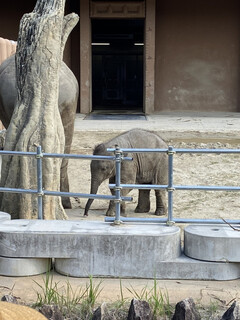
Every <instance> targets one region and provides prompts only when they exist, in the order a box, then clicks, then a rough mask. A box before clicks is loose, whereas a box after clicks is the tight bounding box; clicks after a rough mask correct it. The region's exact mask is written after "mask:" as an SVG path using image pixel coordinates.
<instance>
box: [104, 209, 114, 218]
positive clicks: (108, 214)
mask: <svg viewBox="0 0 240 320" xmlns="http://www.w3.org/2000/svg"><path fill="white" fill-rule="evenodd" d="M106 216H107V217H114V216H115V212H114V211H109V210H108V211H107V212H106Z"/></svg>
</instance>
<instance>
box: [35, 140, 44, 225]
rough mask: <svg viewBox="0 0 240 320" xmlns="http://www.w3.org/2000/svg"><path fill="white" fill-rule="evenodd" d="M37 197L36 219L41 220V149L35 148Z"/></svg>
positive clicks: (39, 147)
mask: <svg viewBox="0 0 240 320" xmlns="http://www.w3.org/2000/svg"><path fill="white" fill-rule="evenodd" d="M36 158H37V191H38V192H37V195H38V219H43V207H42V200H43V198H42V197H43V187H42V158H43V154H42V147H41V146H37V154H36Z"/></svg>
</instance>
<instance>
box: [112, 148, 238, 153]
mask: <svg viewBox="0 0 240 320" xmlns="http://www.w3.org/2000/svg"><path fill="white" fill-rule="evenodd" d="M121 150H122V152H130V153H140V152H141V153H142V152H153V153H156V152H168V149H141V148H140V149H128V148H122V149H121ZM107 151H109V152H113V151H114V149H107ZM173 151H174V152H175V153H217V154H220V153H227V154H229V153H232V154H235V153H236V154H238V153H240V149H184V148H173Z"/></svg>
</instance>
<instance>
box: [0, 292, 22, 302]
mask: <svg viewBox="0 0 240 320" xmlns="http://www.w3.org/2000/svg"><path fill="white" fill-rule="evenodd" d="M1 301H6V302H11V303H16V304H17V303H18V301H17V297H15V296H13V295H11V294H6V295H5V296H3V297H2V299H1Z"/></svg>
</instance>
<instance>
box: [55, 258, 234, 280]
mask: <svg viewBox="0 0 240 320" xmlns="http://www.w3.org/2000/svg"><path fill="white" fill-rule="evenodd" d="M91 262H92V261H85V260H81V259H56V260H55V269H56V271H57V272H58V273H60V274H63V275H68V276H72V277H88V276H89V275H93V276H95V277H99V276H104V277H115V278H119V277H121V278H128V277H129V278H145V279H153V278H156V279H181V280H234V279H238V278H239V277H240V264H239V263H224V262H205V261H198V260H194V259H190V258H188V257H186V256H185V255H184V254H182V255H181V256H180V257H179V258H176V259H174V260H172V261H158V262H157V263H156V262H155V261H151V263H152V268H149V269H147V268H145V266H144V263H143V262H142V261H139V263H138V264H137V265H130V264H125V263H124V261H123V262H119V260H118V259H117V260H114V259H112V260H111V261H109V260H107V261H106V262H105V263H104V264H103V265H101V268H99V265H98V266H97V267H96V266H95V265H94V264H93V263H91Z"/></svg>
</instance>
